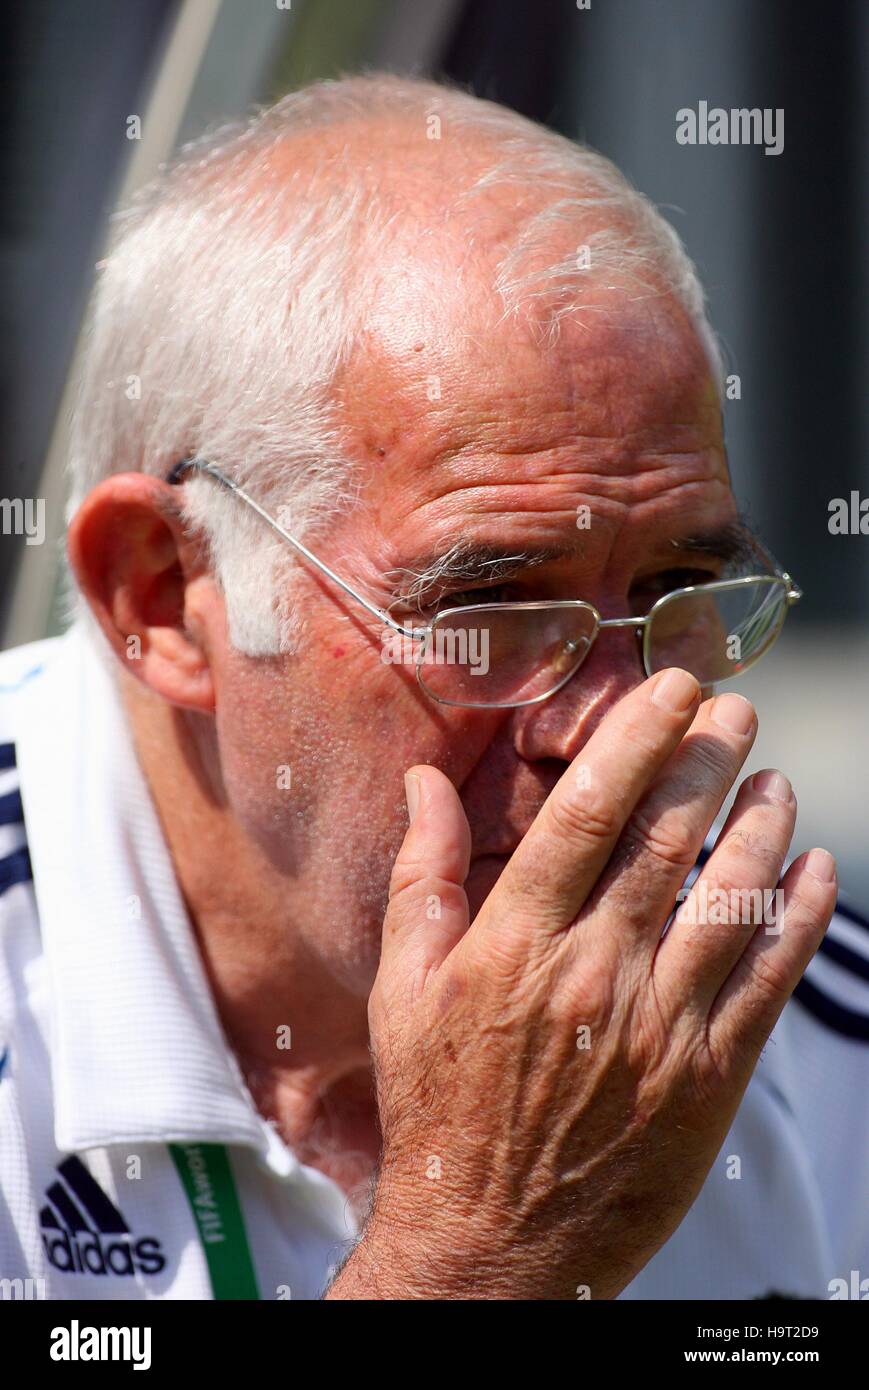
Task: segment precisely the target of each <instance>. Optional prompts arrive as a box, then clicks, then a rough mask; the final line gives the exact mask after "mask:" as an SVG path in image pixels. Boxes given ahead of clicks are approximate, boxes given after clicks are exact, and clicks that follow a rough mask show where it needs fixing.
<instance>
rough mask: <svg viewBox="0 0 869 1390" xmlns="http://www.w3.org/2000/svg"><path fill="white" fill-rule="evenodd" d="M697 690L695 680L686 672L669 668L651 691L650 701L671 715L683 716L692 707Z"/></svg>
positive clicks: (672, 667)
mask: <svg viewBox="0 0 869 1390" xmlns="http://www.w3.org/2000/svg"><path fill="white" fill-rule="evenodd" d="M699 689H700V687H699V686H698V684H697V682H696V680H695V679H694V677H693V676H689V674H688V672H687V671H681V670H680V669H679V667H678V666H671V667H670V670H669V671H664V672H662V674H661V678H660V680H659V681H658V683H657V685H656V686H655V688H654V690H653V691H652V701H653V703H654V704H656V705H659V706H660V708H661V709H668V710H669V711H670V713H671V714H684V713H685V710H686V709H690V707H691V705H693V703H694V701H695V700H696V698H697V693H698V691H699Z"/></svg>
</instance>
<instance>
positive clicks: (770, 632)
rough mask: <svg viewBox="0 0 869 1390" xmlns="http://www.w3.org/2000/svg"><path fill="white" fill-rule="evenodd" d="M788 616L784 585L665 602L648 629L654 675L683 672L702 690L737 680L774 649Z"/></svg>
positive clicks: (733, 588)
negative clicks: (676, 668)
mask: <svg viewBox="0 0 869 1390" xmlns="http://www.w3.org/2000/svg"><path fill="white" fill-rule="evenodd" d="M786 610H787V585H786V584H785V582H784V580H781V579H772V578H770V579H756V580H751V581H748V582H740V581H734V583H732V584H729V585H727V586H726V587H725V586H722V587H721V588H720V589H715V588H706V589H704V588H698V589H695V590H693V591H689V592H687V593H677V594H673V595H672V596H670V597H668V598H665V599H663V600H661V602H660V603H659V604H658V606H657V607H656V608H655V609H654V612H653V614H652V621H651V623H650V624H649V628H648V631H647V643H648V645H647V658H648V661H649V666H650V673H651V674H654V673H655V671H662V670H664V668H665V667H666V666H682V667H683V668H684V669H685V670H686V671H690V672H691V674H692V675H693V676H696V677H697V679H698V681H699V682H700V684H701V685H712V684H714V683H715V682H716V681H723V680H728V679H729V678H730V677H731V676H737V675H739V673H740V671H744V670H745V669H746V667H747V666H750V665H751V664H752V663H753V662H755V661H757V660H758V658H759V657H761V656H763V654H764V652H765V651H768V649H769V648H770V647H771V646H772V644H773V642H774V641H775V639H776V637H777V636H778V634H779V632H780V631H781V625H782V623H783V622H784V616H785V612H786Z"/></svg>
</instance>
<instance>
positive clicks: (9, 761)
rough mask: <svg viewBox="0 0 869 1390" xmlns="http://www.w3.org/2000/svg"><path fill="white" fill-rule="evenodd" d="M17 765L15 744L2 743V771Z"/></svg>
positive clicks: (0, 752)
mask: <svg viewBox="0 0 869 1390" xmlns="http://www.w3.org/2000/svg"><path fill="white" fill-rule="evenodd" d="M14 766H15V744H14V743H0V772H5V770H6V768H7V767H14Z"/></svg>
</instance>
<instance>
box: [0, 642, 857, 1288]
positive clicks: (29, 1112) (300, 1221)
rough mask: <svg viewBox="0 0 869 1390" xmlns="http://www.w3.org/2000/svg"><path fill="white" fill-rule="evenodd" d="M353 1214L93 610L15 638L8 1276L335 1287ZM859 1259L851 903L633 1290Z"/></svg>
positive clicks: (6, 754)
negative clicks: (159, 790)
mask: <svg viewBox="0 0 869 1390" xmlns="http://www.w3.org/2000/svg"><path fill="white" fill-rule="evenodd" d="M354 1231H355V1227H354V1223H353V1218H352V1215H351V1213H350V1211H349V1209H348V1203H347V1201H346V1199H345V1197H344V1195H343V1193H342V1192H341V1191H340V1189H339V1188H338V1187H337V1186H336V1185H335V1184H334V1183H333V1182H332V1181H331V1180H330V1179H328V1178H326V1177H324V1176H323V1175H322V1174H320V1173H318V1172H316V1171H315V1170H313V1169H311V1168H308V1167H306V1166H305V1165H304V1164H302V1163H300V1162H299V1161H298V1159H296V1158H295V1157H294V1155H293V1154H292V1152H291V1151H290V1150H289V1149H288V1148H287V1146H286V1145H285V1144H284V1142H283V1141H282V1140H281V1138H280V1137H279V1135H278V1134H277V1133H276V1131H275V1130H274V1128H273V1127H272V1126H270V1125H269V1124H268V1123H267V1122H266V1121H265V1120H263V1118H262V1117H261V1116H260V1115H259V1114H258V1112H257V1111H256V1108H255V1107H254V1105H253V1103H252V1101H251V1098H250V1096H249V1094H248V1092H247V1089H246V1087H245V1084H244V1080H243V1078H242V1076H241V1073H240V1070H239V1068H238V1065H237V1063H236V1061H235V1058H234V1056H233V1054H232V1051H231V1050H230V1048H229V1047H228V1045H227V1043H226V1040H225V1038H224V1036H223V1034H222V1031H221V1027H220V1023H219V1020H218V1017H217V1013H216V1010H215V1007H214V1003H213V1000H212V997H211V994H210V991H209V987H208V984H207V981H206V977H205V974H204V970H203V967H202V963H201V960H200V957H199V953H198V949H197V946H196V943H195V939H194V935H193V932H192V929H191V925H190V922H189V918H188V916H187V913H186V910H185V907H184V903H183V900H182V897H181V893H180V890H179V888H178V885H177V883H176V880H175V876H174V872H173V868H172V862H171V859H170V856H169V852H168V849H167V847H166V844H165V841H164V839H163V835H162V831H161V828H160V824H159V821H158V818H157V815H156V812H155V810H154V807H153V804H152V802H151V799H150V795H149V792H148V789H147V786H146V783H145V780H144V777H143V775H142V773H141V770H140V768H139V765H138V762H137V760H136V757H135V753H134V751H133V747H132V742H131V739H130V736H129V733H128V730H127V726H126V722H125V717H124V714H123V710H122V707H121V705H120V701H119V699H118V696H117V693H116V691H115V688H114V685H113V682H112V680H111V679H110V677H109V674H108V673H107V672H106V670H105V669H104V667H103V665H102V663H101V662H100V661H99V660H98V659H97V658H96V656H95V655H94V654H93V653H92V651H91V649H90V646H89V643H88V641H87V639H86V638H85V636H84V635H83V634H82V633H81V632H80V631H79V630H78V629H77V628H73V629H72V630H71V631H70V632H69V633H67V634H66V636H65V637H63V638H59V639H52V640H49V641H46V642H40V643H35V644H33V645H31V646H28V647H23V648H19V649H17V650H15V651H11V652H7V653H4V654H3V655H0V1298H3V1297H21V1296H28V1295H29V1296H36V1297H46V1298H54V1299H64V1298H88V1299H90V1298H95V1299H145V1298H188V1299H210V1298H212V1297H259V1298H263V1299H277V1298H296V1299H298V1298H301V1299H306V1298H317V1297H318V1296H319V1295H320V1293H321V1292H322V1289H323V1287H324V1285H325V1284H326V1283H327V1281H328V1278H329V1275H330V1271H331V1267H332V1266H333V1264H334V1263H335V1262H336V1261H337V1260H338V1259H339V1258H340V1257H341V1256H342V1255H343V1253H344V1252H345V1251H346V1250H347V1248H348V1244H347V1243H348V1242H349V1241H352V1239H353V1235H354ZM855 1274H856V1276H857V1277H856V1281H855ZM838 1279H841V1280H843V1281H844V1283H845V1284H846V1285H847V1287H848V1289H849V1291H850V1292H849V1293H848V1294H847V1295H845V1294H842V1296H861V1293H860V1281H861V1280H866V1285H865V1289H863V1290H862V1296H864V1297H869V926H867V925H866V924H865V923H861V922H860V920H859V919H858V918H857V917H856V916H851V915H847V914H839V915H837V918H836V920H835V923H834V926H833V928H831V932H830V934H829V938H828V941H827V942H826V943H825V947H824V948H823V949H822V952H821V953H819V955H818V957H817V958H816V960H815V961H814V962H813V963H812V965H811V966H810V968H809V971H808V972H807V975H806V977H805V979H804V981H803V983H802V985H801V986H800V998H799V999H797V1000H795V1001H793V1002H792V1003H790V1004H789V1005H788V1007H787V1009H786V1011H785V1014H784V1016H783V1018H782V1020H781V1022H780V1024H779V1026H778V1028H777V1029H776V1032H775V1034H774V1036H773V1039H772V1041H771V1042H770V1044H769V1046H768V1047H767V1048H766V1050H765V1053H764V1057H763V1059H762V1061H761V1063H760V1065H759V1067H758V1069H757V1072H756V1074H755V1077H754V1079H753V1080H752V1082H751V1085H750V1087H749V1090H748V1093H747V1095H746V1098H745V1100H744V1102H743V1105H742V1106H741V1108H740V1111H739V1114H738V1116H737V1119H736V1121H735V1123H734V1126H733V1128H732V1130H731V1132H730V1134H729V1135H728V1138H727V1140H726V1142H725V1144H724V1146H723V1148H722V1150H721V1153H720V1154H719V1156H718V1159H717V1160H716V1163H715V1165H714V1168H713V1171H712V1173H711V1174H710V1176H709V1178H708V1180H707V1182H706V1184H705V1186H704V1188H703V1191H702V1193H701V1195H700V1197H699V1198H698V1200H697V1202H696V1203H695V1205H694V1207H693V1208H692V1210H691V1212H690V1213H689V1215H688V1217H687V1219H686V1220H685V1222H684V1223H683V1225H682V1226H681V1227H680V1229H679V1230H678V1232H677V1233H676V1235H675V1236H674V1237H673V1238H672V1239H671V1240H670V1241H669V1242H668V1244H667V1245H666V1246H665V1247H664V1248H663V1249H662V1250H661V1251H660V1252H659V1253H658V1255H657V1256H655V1258H654V1259H653V1260H652V1261H651V1262H650V1263H649V1265H648V1266H647V1267H646V1269H645V1270H643V1272H642V1274H641V1275H640V1276H639V1278H638V1279H636V1280H635V1281H634V1283H633V1284H632V1285H631V1286H630V1287H629V1288H628V1289H627V1290H626V1291H625V1293H624V1294H623V1295H622V1297H625V1298H658V1299H660V1298H691V1299H695V1298H732V1299H745V1298H756V1297H763V1296H764V1295H767V1294H770V1293H786V1294H799V1295H803V1296H807V1297H814V1298H829V1297H831V1295H832V1294H834V1293H836V1292H837V1291H839V1292H841V1291H840V1286H839V1285H837V1284H834V1283H833V1282H832V1281H835V1280H838ZM27 1280H31V1281H33V1282H32V1283H31V1284H27V1283H26V1282H25V1281H27ZM2 1281H11V1282H9V1283H3V1282H2ZM14 1281H21V1283H18V1284H16V1283H15V1282H14ZM855 1290H856V1291H857V1292H856V1294H855V1292H854V1291H855Z"/></svg>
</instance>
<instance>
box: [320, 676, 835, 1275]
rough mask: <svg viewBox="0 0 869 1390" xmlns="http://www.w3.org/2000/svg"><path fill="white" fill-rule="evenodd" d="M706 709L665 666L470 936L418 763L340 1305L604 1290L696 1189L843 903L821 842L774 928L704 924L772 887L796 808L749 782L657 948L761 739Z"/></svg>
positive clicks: (642, 1255) (512, 865)
mask: <svg viewBox="0 0 869 1390" xmlns="http://www.w3.org/2000/svg"><path fill="white" fill-rule="evenodd" d="M699 701H700V690H699V687H698V685H697V682H696V681H695V680H694V679H693V677H691V676H689V675H687V674H686V673H685V672H682V671H676V670H672V671H665V672H662V673H661V674H660V675H657V676H654V677H652V678H651V679H650V680H648V681H646V682H645V683H644V684H643V685H641V686H640V687H638V688H637V689H636V690H634V691H632V692H631V693H630V694H629V695H627V696H626V697H625V698H624V699H623V700H622V701H621V702H620V703H619V704H618V705H617V706H616V707H615V708H614V709H613V710H612V711H611V712H610V714H609V715H608V717H607V718H606V719H605V720H604V721H603V723H602V724H601V725H600V726H599V727H598V729H597V730H596V732H595V733H594V735H593V736H592V737H591V739H590V740H589V741H588V743H587V744H586V745H585V747H584V748H583V750H582V752H581V754H580V755H579V757H578V758H577V760H576V761H575V762H574V763H573V764H572V765H571V767H569V768H568V770H567V771H566V772H565V774H564V776H563V777H562V778H561V780H560V782H559V783H558V785H557V786H556V787H555V789H554V790H553V792H552V793H551V795H550V796H549V798H548V800H547V801H546V804H545V805H544V806H543V808H542V810H541V811H540V813H539V815H538V816H537V819H536V820H535V822H534V824H533V825H532V826H531V829H530V830H529V831H528V833H527V835H526V836H525V839H524V840H523V841H522V843H521V845H520V846H519V847H518V849H517V850H516V852H515V854H514V855H513V857H512V858H511V860H510V862H509V863H508V865H507V867H506V868H505V870H504V872H503V874H502V875H501V878H500V879H499V881H498V883H497V885H496V887H495V888H494V890H493V891H492V893H491V894H490V895H489V897H488V899H487V900H486V902H485V903H484V905H483V907H482V909H481V911H480V913H479V915H478V917H477V919H476V920H475V921H474V922H473V924H471V925H470V926H469V923H468V916H469V914H468V905H467V899H466V897H465V893H464V889H463V883H464V880H465V878H466V875H467V872H468V861H469V854H470V832H469V829H468V824H467V820H466V818H465V815H464V812H463V809H462V806H461V802H460V800H459V797H458V794H457V792H456V791H455V789H454V787H453V786H452V784H451V783H450V782H449V781H448V780H447V778H446V777H445V776H443V775H442V774H441V773H440V772H438V771H436V770H435V769H434V768H431V767H417V768H414V769H413V770H412V772H411V774H410V775H409V776H410V785H411V787H413V785H414V780H413V779H415V782H416V792H417V795H416V798H415V799H416V800H417V806H416V811H415V814H414V815H413V817H412V823H411V826H410V829H409V830H408V833H407V836H406V838H405V841H404V844H403V846H402V849H401V852H400V854H399V856H398V858H397V860H396V864H395V869H394V873H393V879H392V886H391V897H390V906H389V911H388V913H387V917H386V921H385V923H384V935H383V956H382V960H381V965H380V970H379V973H378V976H377V980H376V982H375V986H374V990H373V992H372V995H371V1001H370V1008H369V1015H370V1022H371V1040H372V1048H373V1053H374V1059H375V1067H376V1073H377V1083H378V1101H379V1107H380V1118H381V1125H382V1130H383V1157H382V1164H381V1169H380V1173H379V1178H378V1183H377V1188H376V1191H375V1197H374V1202H373V1207H372V1212H371V1216H370V1219H369V1222H368V1225H367V1227H366V1230H365V1233H364V1235H363V1238H362V1240H361V1241H360V1242H359V1245H358V1246H357V1247H356V1250H355V1251H354V1253H353V1255H352V1257H351V1259H350V1261H349V1262H348V1264H347V1265H346V1266H345V1268H344V1270H343V1271H342V1273H341V1275H340V1276H339V1278H338V1279H337V1281H336V1283H335V1284H334V1285H333V1287H332V1289H331V1291H330V1294H329V1296H330V1297H332V1298H336V1297H343V1298H462V1297H470V1298H510V1299H512V1298H516V1299H519V1298H535V1299H537V1298H539V1299H544V1298H555V1299H573V1298H576V1297H578V1296H579V1297H582V1296H588V1295H589V1294H590V1296H591V1297H592V1298H612V1297H614V1296H615V1295H616V1294H617V1293H618V1292H619V1291H620V1290H621V1289H623V1288H624V1287H625V1285H626V1284H628V1283H629V1282H630V1280H631V1279H632V1278H633V1277H634V1276H635V1275H636V1274H637V1273H638V1271H639V1270H640V1269H641V1268H642V1267H643V1265H644V1264H645V1263H646V1262H647V1261H648V1260H649V1258H650V1257H651V1256H652V1255H653V1254H654V1253H655V1251H656V1250H657V1249H658V1248H659V1247H660V1246H661V1245H662V1244H663V1243H664V1241H666V1240H667V1238H668V1237H669V1236H670V1235H671V1234H672V1232H673V1231H674V1230H675V1229H676V1227H677V1226H678V1224H679V1222H680V1221H681V1220H682V1218H683V1217H684V1215H685V1213H686V1212H687V1211H688V1209H689V1207H690V1206H691V1204H692V1202H693V1201H694V1200H695V1198H696V1196H697V1194H698V1192H699V1190H700V1187H701V1186H702V1183H703V1181H704V1179H705V1177H706V1174H707V1173H708V1171H709V1168H710V1166H711V1164H712V1163H713V1161H714V1159H715V1156H716V1154H717V1153H718V1150H719V1148H720V1147H721V1144H722V1142H723V1140H724V1137H725V1135H726V1133H727V1130H728V1128H729V1127H730V1124H731V1122H732V1120H733V1116H734V1113H735V1111H736V1108H737V1106H738V1104H739V1101H740V1099H741V1097H742V1094H743V1092H744V1090H745V1087H746V1085H747V1083H748V1080H749V1077H750V1076H751V1073H752V1070H753V1068H754V1066H755V1064H756V1062H757V1059H758V1056H759V1054H760V1050H761V1048H762V1046H763V1044H764V1042H765V1041H766V1039H767V1038H768V1036H769V1034H770V1032H771V1030H772V1028H773V1025H774V1024H775V1022H776V1019H777V1018H778V1016H779V1014H780V1013H781V1011H782V1008H783V1007H784V1004H785V1002H786V1001H787V999H788V997H789V995H790V994H791V991H792V990H793V989H794V987H795V985H796V984H797V982H798V980H799V978H800V976H801V974H802V973H803V971H804V970H805V968H806V965H807V964H808V962H809V960H810V959H811V956H812V954H813V953H814V951H815V950H816V949H817V946H818V944H819V942H820V940H821V938H822V936H823V933H824V931H825V929H826V926H827V924H828V922H829V919H830V917H831V915H832V911H833V907H834V903H835V897H836V884H835V867H834V865H833V861H832V860H831V858H830V856H829V855H827V854H826V852H825V851H823V850H813V851H812V852H811V854H809V855H803V856H801V857H800V858H799V859H797V860H796V861H795V862H794V863H793V864H792V865H791V867H790V868H789V870H788V872H787V873H786V874H785V876H784V879H783V880H782V883H781V887H782V889H783V903H784V907H783V919H782V920H780V922H779V923H778V926H777V927H776V928H773V929H772V930H771V929H770V927H769V926H764V925H759V926H758V925H752V924H747V923H746V922H745V920H744V918H745V914H744V913H740V912H739V910H738V908H735V910H734V911H733V912H732V913H731V915H730V920H729V921H725V922H724V923H723V924H722V923H721V922H720V919H718V918H716V921H717V923H718V924H716V925H710V924H709V923H708V922H706V921H704V913H703V911H702V908H703V905H704V904H705V903H708V902H710V901H713V902H715V903H716V904H718V905H719V906H720V904H721V903H722V901H723V899H722V898H721V897H720V890H725V891H726V892H727V893H728V894H730V893H731V890H737V891H738V890H745V889H760V890H765V889H766V890H769V889H774V888H775V887H776V885H777V884H778V881H779V875H780V873H781V869H782V863H783V860H784V858H785V855H786V853H787V849H788V845H789V844H790V839H791V835H792V834H793V828H794V820H795V816H796V803H795V801H794V798H793V795H792V793H791V791H790V787H789V785H788V783H787V781H786V780H785V779H784V778H783V777H781V775H780V774H778V773H772V772H766V773H759V774H758V775H757V776H756V777H755V778H753V779H751V780H750V781H747V782H745V783H743V785H742V786H741V788H740V790H739V794H738V796H737V799H736V802H735V804H734V807H733V810H732V812H731V814H730V817H729V818H728V821H727V823H726V825H725V827H724V829H723V830H722V832H721V835H720V836H719V838H718V842H717V845H716V847H715V850H714V851H713V853H712V855H711V856H710V858H709V860H708V862H707V864H706V866H705V868H704V869H703V872H702V873H701V875H700V877H699V879H698V881H697V883H696V884H695V886H694V888H693V890H692V894H691V895H690V896H689V898H688V900H687V901H686V902H685V903H684V904H683V905H682V907H681V908H680V910H679V913H678V914H677V916H676V918H675V919H674V921H673V923H672V925H671V927H670V929H669V930H668V931H667V932H666V934H663V935H662V933H663V929H664V927H665V925H666V923H667V921H668V918H669V917H670V915H671V913H672V911H673V907H674V904H675V901H676V897H677V893H678V892H679V889H680V888H681V887H682V884H683V883H684V880H685V878H686V876H687V874H688V873H689V871H690V869H691V867H692V865H693V864H694V862H695V860H696V857H697V854H698V852H699V850H700V848H701V846H702V843H703V840H704V838H705V835H706V833H707V831H708V828H709V826H710V824H711V823H712V821H713V819H714V817H715V815H716V813H717V811H718V810H719V808H720V806H721V804H722V802H723V800H724V798H725V797H726V795H727V792H728V790H729V788H730V787H731V785H732V784H733V782H734V780H735V778H736V776H737V774H738V772H739V769H740V767H741V766H742V763H743V762H744V760H745V758H746V755H747V754H748V751H749V749H750V747H751V745H752V742H753V740H754V736H755V732H756V720H755V716H754V711H753V709H752V707H751V705H750V704H749V703H748V701H747V700H744V699H743V698H742V697H741V696H738V695H732V694H725V695H721V696H719V697H718V698H717V699H714V700H710V701H707V702H706V703H704V704H703V705H702V706H700V708H699V709H698V704H699ZM713 889H714V890H716V891H715V892H711V890H713ZM727 901H728V902H729V901H731V899H730V897H728V899H727ZM733 901H734V902H735V903H738V901H739V900H738V898H735V899H733ZM743 901H744V900H743ZM698 909H699V910H698ZM740 917H742V920H739V919H740ZM755 920H756V919H755ZM586 1290H587V1291H588V1293H586Z"/></svg>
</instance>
